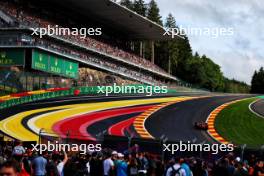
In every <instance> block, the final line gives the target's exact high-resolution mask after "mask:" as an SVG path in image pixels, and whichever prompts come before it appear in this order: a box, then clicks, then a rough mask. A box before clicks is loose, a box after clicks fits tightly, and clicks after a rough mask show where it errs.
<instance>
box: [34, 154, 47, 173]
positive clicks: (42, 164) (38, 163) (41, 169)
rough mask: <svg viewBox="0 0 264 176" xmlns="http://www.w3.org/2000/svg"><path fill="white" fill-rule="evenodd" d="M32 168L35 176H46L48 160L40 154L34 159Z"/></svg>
mask: <svg viewBox="0 0 264 176" xmlns="http://www.w3.org/2000/svg"><path fill="white" fill-rule="evenodd" d="M31 166H32V175H33V176H45V175H46V173H47V172H46V166H47V160H46V159H45V158H44V157H43V156H42V155H41V154H40V153H39V154H38V155H37V156H36V157H34V159H33V160H32V164H31Z"/></svg>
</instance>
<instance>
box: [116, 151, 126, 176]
mask: <svg viewBox="0 0 264 176" xmlns="http://www.w3.org/2000/svg"><path fill="white" fill-rule="evenodd" d="M117 157H118V160H117V165H116V170H117V176H127V163H126V162H125V160H124V155H123V154H122V153H118V155H117Z"/></svg>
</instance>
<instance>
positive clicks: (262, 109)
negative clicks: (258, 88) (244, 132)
mask: <svg viewBox="0 0 264 176" xmlns="http://www.w3.org/2000/svg"><path fill="white" fill-rule="evenodd" d="M251 108H252V110H253V111H255V112H256V113H257V114H259V115H261V116H263V117H264V99H260V100H258V101H256V102H255V103H253V104H252V106H251Z"/></svg>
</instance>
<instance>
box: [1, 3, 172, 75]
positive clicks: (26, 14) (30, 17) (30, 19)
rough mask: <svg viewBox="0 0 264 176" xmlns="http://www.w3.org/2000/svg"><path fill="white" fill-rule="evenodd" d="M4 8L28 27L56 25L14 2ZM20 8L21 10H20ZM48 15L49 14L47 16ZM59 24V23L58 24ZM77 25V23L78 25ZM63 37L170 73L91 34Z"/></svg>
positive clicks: (3, 5) (2, 4)
mask: <svg viewBox="0 0 264 176" xmlns="http://www.w3.org/2000/svg"><path fill="white" fill-rule="evenodd" d="M1 6H2V9H3V10H4V11H5V12H6V13H7V14H8V15H10V16H12V17H13V18H14V19H16V20H18V22H20V24H22V25H25V26H27V27H44V28H47V27H48V25H49V26H51V27H52V26H53V27H55V26H56V24H55V23H54V22H53V21H52V20H51V19H52V18H53V17H52V18H50V19H48V20H46V19H43V18H41V17H40V16H41V14H37V13H36V11H34V12H33V11H29V10H28V9H22V8H21V7H19V8H18V7H17V6H16V5H14V4H9V3H7V2H6V3H3V2H1ZM18 9H19V11H18ZM46 17H47V16H46ZM57 26H58V25H57ZM76 26H77V25H76ZM58 27H65V26H60V25H59V26H58ZM58 37H63V39H66V40H69V41H71V42H73V43H77V44H81V45H83V46H86V47H89V48H93V49H95V50H97V51H99V52H103V53H106V54H110V55H112V56H115V57H119V58H121V59H124V60H127V61H130V62H132V63H135V64H137V65H141V66H144V67H146V68H151V69H153V70H156V71H159V72H162V73H164V74H167V75H169V74H168V73H167V72H166V71H164V70H162V69H161V68H160V67H158V66H157V65H155V64H153V63H151V62H150V61H148V60H146V59H144V58H140V57H139V56H137V55H135V54H132V53H129V52H126V51H124V50H122V49H120V48H118V47H117V46H111V45H109V44H107V43H103V42H101V41H99V40H95V39H93V38H91V37H89V36H87V37H86V38H84V39H81V38H80V36H73V35H70V36H69V35H64V36H58Z"/></svg>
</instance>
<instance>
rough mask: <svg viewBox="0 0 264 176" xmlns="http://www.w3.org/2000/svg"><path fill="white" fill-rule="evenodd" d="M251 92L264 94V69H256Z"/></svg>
mask: <svg viewBox="0 0 264 176" xmlns="http://www.w3.org/2000/svg"><path fill="white" fill-rule="evenodd" d="M251 93H258V94H264V69H263V67H261V68H260V69H259V71H255V73H254V75H253V77H252V81H251Z"/></svg>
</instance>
